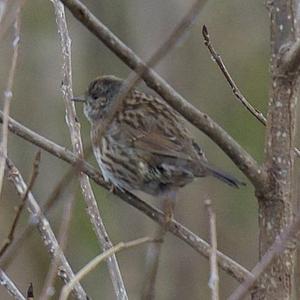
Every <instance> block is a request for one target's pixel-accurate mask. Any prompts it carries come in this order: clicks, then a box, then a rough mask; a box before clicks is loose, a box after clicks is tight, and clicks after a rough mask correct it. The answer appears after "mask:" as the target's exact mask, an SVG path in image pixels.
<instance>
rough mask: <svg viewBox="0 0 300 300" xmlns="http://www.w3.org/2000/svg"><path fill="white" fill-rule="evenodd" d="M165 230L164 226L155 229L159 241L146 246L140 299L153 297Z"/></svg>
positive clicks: (144, 299) (147, 299)
mask: <svg viewBox="0 0 300 300" xmlns="http://www.w3.org/2000/svg"><path fill="white" fill-rule="evenodd" d="M166 233H167V231H166V228H165V227H164V226H161V227H159V228H158V229H157V231H156V233H155V237H156V239H157V240H160V241H161V242H160V243H152V244H150V245H149V246H148V249H147V256H146V272H145V282H144V284H143V289H142V296H141V299H142V300H149V299H155V284H156V278H157V273H158V266H159V258H160V256H161V249H162V246H163V243H164V238H165V235H166Z"/></svg>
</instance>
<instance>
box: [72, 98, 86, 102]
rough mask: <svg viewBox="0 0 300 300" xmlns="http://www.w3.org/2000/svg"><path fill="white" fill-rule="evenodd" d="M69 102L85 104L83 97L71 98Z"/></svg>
mask: <svg viewBox="0 0 300 300" xmlns="http://www.w3.org/2000/svg"><path fill="white" fill-rule="evenodd" d="M71 101H74V102H83V103H85V102H86V99H85V97H84V96H78V97H74V98H72V99H71Z"/></svg>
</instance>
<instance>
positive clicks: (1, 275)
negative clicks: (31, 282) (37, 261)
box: [0, 269, 26, 300]
mask: <svg viewBox="0 0 300 300" xmlns="http://www.w3.org/2000/svg"><path fill="white" fill-rule="evenodd" d="M0 285H2V286H3V287H5V288H6V290H7V291H8V292H9V294H10V295H11V296H13V297H14V298H15V299H16V300H26V298H25V297H24V296H23V295H22V293H21V292H20V291H19V289H18V288H17V287H16V285H15V284H14V283H13V281H12V280H11V279H10V278H9V277H8V276H7V275H6V273H5V272H4V271H3V270H1V269H0Z"/></svg>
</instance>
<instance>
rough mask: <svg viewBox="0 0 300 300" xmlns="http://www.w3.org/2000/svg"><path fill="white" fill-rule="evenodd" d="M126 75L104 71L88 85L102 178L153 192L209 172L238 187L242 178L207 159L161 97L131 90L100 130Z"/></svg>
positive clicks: (88, 108)
mask: <svg viewBox="0 0 300 300" xmlns="http://www.w3.org/2000/svg"><path fill="white" fill-rule="evenodd" d="M123 82H124V81H123V80H121V79H119V78H116V77H114V76H103V77H100V78H97V79H95V80H94V81H92V82H91V84H90V85H89V88H88V90H87V92H86V94H85V105H84V112H85V115H86V117H87V118H88V119H89V121H90V122H91V124H92V129H91V138H92V143H93V149H94V154H95V157H96V160H97V162H98V164H99V166H100V169H101V171H102V174H103V176H104V178H105V180H107V181H110V182H111V183H112V184H113V185H114V186H116V187H118V188H120V189H125V190H141V191H144V192H146V193H149V194H152V195H161V194H162V193H165V192H169V191H171V190H174V189H177V188H180V187H183V186H184V185H186V184H188V183H190V182H191V181H192V180H193V179H194V178H195V177H204V176H208V175H213V176H215V177H216V178H218V179H220V180H222V181H224V182H226V183H227V184H229V185H231V186H234V187H238V186H239V185H240V184H241V182H240V181H238V180H237V179H235V178H234V177H232V176H231V175H229V174H226V173H224V172H222V171H219V170H217V169H215V168H214V167H212V166H211V165H209V164H208V162H207V159H206V157H205V155H204V153H203V151H202V150H201V148H200V147H199V145H198V144H197V143H196V142H195V141H194V140H193V138H192V136H191V134H190V132H189V131H188V130H187V128H186V127H185V124H184V120H183V119H182V117H181V116H180V115H179V114H178V113H177V112H176V111H175V110H174V109H173V108H171V107H170V106H169V105H168V104H167V103H166V102H165V101H163V100H161V99H159V98H157V97H154V96H151V95H146V94H145V93H142V92H140V91H137V90H133V91H132V92H131V93H130V94H129V95H127V97H126V99H125V100H124V102H123V105H122V106H121V107H120V109H118V111H117V113H116V115H115V116H114V118H113V120H112V121H111V122H110V123H109V125H108V126H107V128H106V130H105V131H104V133H102V134H101V135H100V134H99V132H101V128H102V127H101V125H102V124H105V120H106V118H107V117H108V116H109V114H110V109H111V105H112V103H113V102H114V100H116V98H117V95H118V93H119V91H120V88H121V86H122V83H123Z"/></svg>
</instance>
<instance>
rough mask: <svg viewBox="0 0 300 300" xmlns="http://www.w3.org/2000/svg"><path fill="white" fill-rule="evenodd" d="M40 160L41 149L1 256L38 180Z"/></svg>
mask: <svg viewBox="0 0 300 300" xmlns="http://www.w3.org/2000/svg"><path fill="white" fill-rule="evenodd" d="M40 161H41V151H40V150H39V151H38V152H37V154H36V155H35V158H34V161H33V168H32V174H31V177H30V181H29V184H28V186H27V189H26V191H25V193H24V195H23V196H22V199H21V204H20V205H19V206H18V207H17V210H16V215H15V218H14V220H13V223H12V226H11V229H10V231H9V233H8V236H7V238H6V241H5V243H4V245H3V246H2V247H1V249H0V257H2V255H3V254H4V253H5V251H6V250H7V248H8V247H9V246H10V245H11V243H12V242H13V240H14V235H15V230H16V228H17V224H18V221H19V219H20V216H21V212H22V210H23V208H24V206H25V204H26V200H27V197H28V193H29V192H30V191H31V189H32V187H33V185H34V183H35V180H36V178H37V176H38V172H39V164H40Z"/></svg>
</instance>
